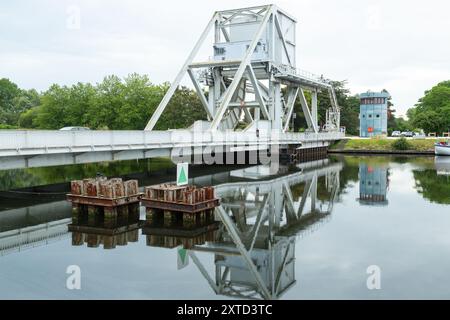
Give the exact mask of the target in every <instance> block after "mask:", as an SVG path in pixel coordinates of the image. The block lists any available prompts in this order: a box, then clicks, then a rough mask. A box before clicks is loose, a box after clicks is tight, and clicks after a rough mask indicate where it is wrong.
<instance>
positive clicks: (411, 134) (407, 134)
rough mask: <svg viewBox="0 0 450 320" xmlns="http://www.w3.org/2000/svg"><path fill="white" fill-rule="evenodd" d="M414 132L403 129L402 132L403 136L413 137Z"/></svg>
mask: <svg viewBox="0 0 450 320" xmlns="http://www.w3.org/2000/svg"><path fill="white" fill-rule="evenodd" d="M413 136H414V133H412V132H411V131H403V132H402V137H413Z"/></svg>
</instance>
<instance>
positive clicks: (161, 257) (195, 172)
mask: <svg viewBox="0 0 450 320" xmlns="http://www.w3.org/2000/svg"><path fill="white" fill-rule="evenodd" d="M97 172H102V173H104V174H106V175H108V176H112V175H114V176H123V177H125V178H137V179H139V181H140V185H141V186H143V185H151V184H154V183H160V182H163V181H171V180H173V179H174V176H175V173H174V169H173V166H172V165H171V164H170V163H168V162H167V161H163V160H152V161H143V162H132V161H131V162H121V163H114V164H111V163H109V164H108V163H105V164H95V165H84V166H65V167H52V168H40V169H28V170H10V171H0V299H14V298H26V299H50V298H57V299H60V298H61V299H96V298H106V299H110V298H112V299H116V298H117V299H120V298H126V299H229V298H233V297H238V298H259V299H261V298H271V299H316V298H318V299H347V298H356V299H380V298H383V299H404V298H406V299H409V298H438V299H439V298H446V299H449V298H450V273H449V272H448V270H450V162H449V160H448V159H442V158H434V157H419V158H417V157H416V158H406V157H399V158H394V157H391V158H387V157H347V156H346V157H333V158H329V159H325V160H320V161H312V162H308V163H302V164H300V165H297V166H289V167H288V166H281V167H280V170H279V172H278V173H277V174H271V173H270V171H269V170H268V169H267V168H265V167H246V168H244V167H234V168H230V167H225V166H223V167H197V168H193V169H191V172H190V174H191V177H194V178H192V179H191V182H192V183H195V184H198V185H215V186H216V194H217V195H218V197H220V199H221V206H220V208H218V209H217V210H216V216H215V219H216V220H217V221H216V222H214V223H211V222H204V223H200V224H198V225H196V226H194V227H191V228H189V229H188V230H187V229H186V228H183V227H182V226H171V227H167V226H166V227H165V226H164V225H163V224H154V225H148V224H146V222H145V218H146V217H145V211H144V209H143V208H141V211H140V217H135V218H133V217H129V218H128V220H123V219H121V220H119V221H118V222H117V224H116V225H111V224H109V225H108V224H105V223H104V222H102V221H101V220H98V221H87V220H83V219H78V220H77V219H72V214H71V208H70V206H69V205H68V203H66V202H65V201H64V194H65V192H66V191H67V188H68V184H67V182H68V181H70V180H71V179H78V178H83V177H89V176H94V175H95V174H96V173H97ZM139 223H140V224H142V225H143V226H137V225H138V224H139ZM68 224H72V225H74V226H75V227H78V230H79V231H80V232H69V231H68ZM83 228H84V229H83ZM111 230H116V231H115V232H116V233H115V235H114V236H109V237H108V236H106V235H105V234H111V232H112V231H111ZM105 232H106V233H105ZM108 232H109V233H108ZM240 244H242V246H239V245H240ZM183 246H184V248H185V249H188V251H187V255H188V257H189V258H188V260H187V261H186V263H185V264H184V265H180V261H179V257H178V256H179V254H183V253H184V251H183V250H179V249H181V248H183ZM105 247H106V248H105ZM107 248H109V249H107ZM244 256H245V257H247V258H248V259H244ZM69 265H78V266H79V267H80V268H81V290H68V289H67V288H66V280H67V277H68V274H66V269H67V267H68V266H69ZM373 265H375V266H378V267H379V269H380V272H381V288H380V289H379V290H368V288H367V285H366V282H367V278H368V276H369V274H368V273H367V268H368V267H369V266H373Z"/></svg>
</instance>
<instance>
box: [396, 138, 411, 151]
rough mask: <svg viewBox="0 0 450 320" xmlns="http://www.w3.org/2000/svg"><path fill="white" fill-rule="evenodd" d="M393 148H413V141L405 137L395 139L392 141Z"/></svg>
mask: <svg viewBox="0 0 450 320" xmlns="http://www.w3.org/2000/svg"><path fill="white" fill-rule="evenodd" d="M392 149H393V150H411V149H414V148H413V146H412V145H411V143H409V142H408V140H406V139H405V138H403V137H402V138H400V139H397V140H395V141H394V142H393V143H392Z"/></svg>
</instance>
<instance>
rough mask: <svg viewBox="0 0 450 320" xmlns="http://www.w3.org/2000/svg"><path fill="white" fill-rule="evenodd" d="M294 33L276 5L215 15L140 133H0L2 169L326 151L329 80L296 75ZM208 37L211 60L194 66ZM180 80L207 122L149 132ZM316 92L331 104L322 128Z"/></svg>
mask: <svg viewBox="0 0 450 320" xmlns="http://www.w3.org/2000/svg"><path fill="white" fill-rule="evenodd" d="M295 28H296V20H295V19H294V18H293V17H292V16H290V15H289V14H288V13H286V12H284V11H282V10H281V9H279V8H278V7H276V6H274V5H267V6H258V7H250V8H241V9H234V10H225V11H218V12H215V13H214V14H213V16H212V18H211V20H210V21H209V22H208V24H207V26H206V28H205V30H204V31H203V32H202V34H201V36H200V38H199V39H198V41H197V43H196V44H195V46H194V48H193V50H192V52H191V53H190V54H189V56H188V58H187V59H186V61H185V63H184V64H183V66H182V68H181V70H180V71H179V73H178V74H177V76H176V78H175V80H174V81H173V82H172V84H171V86H170V88H169V90H168V91H167V93H166V95H165V96H164V98H163V99H162V101H161V103H160V104H159V106H158V107H157V109H156V111H155V112H154V113H153V115H152V117H151V119H150V121H149V122H148V124H147V126H146V128H145V130H143V131H73V132H70V131H40V130H30V131H20V130H19V131H13V130H0V170H1V169H11V168H25V167H39V166H48V165H64V164H77V163H88V162H98V161H113V160H127V159H140V158H152V157H170V156H171V155H173V153H174V150H175V152H178V151H177V150H178V149H179V148H185V149H186V148H190V149H192V153H203V152H208V150H210V149H211V148H220V147H229V149H227V152H237V151H247V150H264V149H267V148H268V147H270V146H277V147H278V148H286V147H287V146H289V145H294V146H296V147H299V148H316V147H326V146H327V145H328V144H329V143H330V142H331V141H334V140H338V139H341V138H343V137H344V132H343V131H342V130H341V128H340V109H339V106H338V103H337V99H336V95H335V92H334V89H333V86H332V85H331V82H330V81H328V80H325V79H324V78H323V77H322V76H320V77H319V76H315V75H313V74H310V73H307V72H304V71H300V70H298V69H297V67H296V48H297V44H296V29H295ZM210 33H212V36H213V41H212V42H213V43H212V49H213V51H214V55H213V59H210V60H207V61H197V60H195V59H196V58H197V55H198V52H199V51H200V49H201V48H202V46H203V45H204V43H205V41H206V39H207V37H208V35H209V34H210ZM186 75H187V76H188V77H189V78H190V80H191V81H192V84H193V86H194V88H195V90H196V92H197V94H198V97H199V99H200V101H201V104H202V106H203V108H204V109H205V112H206V114H207V119H206V120H200V121H197V122H195V123H194V124H192V126H191V127H190V128H187V129H183V130H168V131H157V130H154V127H155V125H156V123H157V121H158V119H159V118H160V116H161V115H162V113H163V112H164V110H165V108H166V107H167V105H168V103H169V102H170V100H171V98H172V96H173V94H174V93H175V91H176V90H177V88H178V86H179V85H180V84H181V82H182V80H183V78H184V77H185V76H186ZM320 91H324V92H327V93H328V95H329V101H330V106H329V109H328V110H327V112H326V117H325V119H323V124H322V125H319V117H318V93H319V92H320ZM306 92H309V96H310V99H308V98H307V97H308V95H307V94H305V93H306ZM297 100H299V101H300V104H301V108H302V111H301V112H302V113H303V115H304V117H305V119H306V122H307V126H308V128H307V129H306V132H304V133H299V132H292V129H293V128H292V125H291V123H292V121H291V120H292V117H293V114H295V110H294V107H295V102H296V101H297Z"/></svg>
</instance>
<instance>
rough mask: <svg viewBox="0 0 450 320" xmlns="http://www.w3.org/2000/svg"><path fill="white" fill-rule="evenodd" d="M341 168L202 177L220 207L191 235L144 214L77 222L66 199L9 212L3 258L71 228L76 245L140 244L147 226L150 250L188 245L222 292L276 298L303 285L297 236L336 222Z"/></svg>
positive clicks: (319, 165)
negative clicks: (207, 261) (210, 264)
mask: <svg viewBox="0 0 450 320" xmlns="http://www.w3.org/2000/svg"><path fill="white" fill-rule="evenodd" d="M284 169H286V168H281V171H283V170H284ZM291 169H292V168H291ZM341 169H342V164H341V163H333V162H330V161H329V160H328V159H324V160H319V161H312V162H308V163H300V164H298V165H297V166H296V167H295V168H294V172H293V171H292V170H290V171H289V172H293V173H288V174H284V175H283V174H281V175H280V174H278V175H270V172H269V171H268V170H266V168H265V167H249V168H245V169H239V170H232V171H230V172H228V173H227V174H225V173H219V174H218V175H209V176H204V177H199V178H195V179H194V181H193V182H194V183H197V184H203V183H210V182H212V181H215V182H216V183H215V185H216V187H215V188H216V194H217V196H218V197H219V198H220V199H221V206H220V207H218V208H217V209H216V213H215V216H216V219H215V220H216V221H208V222H205V223H204V224H203V225H196V226H193V227H192V228H191V229H189V230H185V229H183V228H178V229H177V228H173V227H171V228H164V226H163V227H161V228H159V229H158V228H150V227H149V226H148V225H147V224H144V223H143V221H141V220H139V217H137V216H133V217H131V216H130V217H128V219H127V220H126V221H125V220H123V219H119V220H117V221H115V222H114V223H112V224H111V223H109V224H105V222H104V221H93V220H89V219H85V220H83V219H81V220H80V219H79V217H73V218H72V219H70V218H68V217H70V215H71V213H70V212H71V210H70V206H69V205H68V204H67V203H66V202H65V201H59V202H54V203H48V204H41V205H37V206H33V207H27V208H20V209H14V210H9V211H3V212H2V215H1V216H0V219H1V220H0V222H1V224H0V225H1V226H3V228H2V229H1V230H0V252H1V254H2V255H3V254H5V253H9V252H12V251H21V250H22V249H23V248H25V247H35V246H38V245H45V244H47V243H49V242H51V241H56V240H58V239H65V238H67V236H68V235H69V234H68V225H69V223H70V222H72V223H71V224H70V226H69V229H70V231H71V232H72V233H71V235H72V244H73V245H83V244H84V243H86V244H87V246H89V247H99V246H100V245H102V247H103V248H105V249H114V248H115V247H116V245H117V246H124V245H127V244H128V243H129V242H136V241H138V237H139V234H138V230H139V229H140V228H142V233H143V234H145V235H146V237H147V244H148V245H149V246H158V247H166V248H174V247H177V246H180V245H182V246H183V247H184V248H185V249H188V254H189V256H190V258H191V260H192V261H193V263H194V264H195V265H196V267H197V268H198V269H199V270H200V272H201V274H202V275H203V276H204V277H205V279H206V280H207V282H208V283H209V285H210V286H211V288H212V289H213V291H214V292H215V293H216V294H221V295H226V296H232V297H240V298H263V299H276V298H279V297H280V296H281V295H282V294H283V293H284V292H286V291H287V290H288V289H289V288H290V287H292V286H293V285H294V284H295V282H296V280H295V243H296V238H297V237H299V236H304V235H306V234H308V233H309V232H311V231H313V230H314V229H316V228H317V227H319V226H320V225H321V224H322V223H324V222H326V221H327V220H328V219H329V218H330V213H331V211H332V208H333V203H334V202H335V201H336V197H337V194H338V188H339V172H340V171H341ZM235 180H236V182H225V181H235ZM239 180H240V181H239ZM219 181H222V183H217V182H219ZM223 182H225V183H223ZM201 253H210V254H213V255H214V270H213V271H212V272H211V270H210V271H208V270H207V268H206V267H205V265H204V264H203V263H202V259H200V258H199V257H200V256H197V255H200V254H201ZM210 274H213V276H211V275H210Z"/></svg>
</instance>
